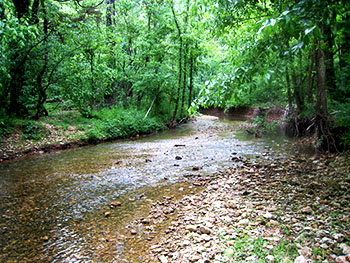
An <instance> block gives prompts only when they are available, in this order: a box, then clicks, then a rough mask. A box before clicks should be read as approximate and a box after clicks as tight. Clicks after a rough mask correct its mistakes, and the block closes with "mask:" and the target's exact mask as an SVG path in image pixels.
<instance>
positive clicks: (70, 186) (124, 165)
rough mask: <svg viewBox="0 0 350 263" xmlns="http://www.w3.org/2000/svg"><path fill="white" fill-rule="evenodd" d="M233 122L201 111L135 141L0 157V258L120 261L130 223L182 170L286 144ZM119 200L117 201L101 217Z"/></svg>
mask: <svg viewBox="0 0 350 263" xmlns="http://www.w3.org/2000/svg"><path fill="white" fill-rule="evenodd" d="M236 125H237V122H233V121H219V120H213V119H212V118H201V119H199V120H197V121H194V122H191V123H189V124H185V125H182V126H181V127H179V128H178V129H176V130H170V131H165V132H162V133H158V134H155V135H152V136H149V137H144V138H141V139H138V140H129V141H122V142H114V143H105V144H100V145H97V146H89V147H84V148H78V149H71V150H67V151H62V152H57V153H52V154H48V155H42V156H36V157H33V156H32V157H26V158H23V159H20V160H15V161H9V162H6V163H2V164H0V212H1V218H0V231H1V232H0V261H1V262H34V261H35V262H48V261H50V262H81V261H82V260H83V261H86V262H89V260H92V261H94V262H96V261H101V262H102V261H117V262H118V259H119V258H120V257H121V256H122V255H121V254H120V252H121V251H122V249H123V246H124V244H125V240H124V238H123V237H122V236H121V235H119V234H120V233H122V232H123V231H125V225H126V224H127V222H128V221H130V220H132V219H133V217H135V216H141V215H142V213H146V212H145V211H147V208H148V206H149V203H150V199H156V198H157V196H159V195H162V194H164V192H168V191H171V193H170V194H173V195H174V194H176V193H177V189H178V187H177V184H176V183H178V182H181V181H182V178H183V176H184V175H186V174H193V173H212V172H215V171H217V170H218V169H220V168H225V167H229V166H232V164H233V163H232V160H231V157H232V153H233V152H234V153H235V154H238V155H245V156H249V157H252V158H268V157H269V156H271V155H272V154H273V153H274V152H275V151H281V152H286V151H287V149H290V147H288V145H289V144H290V142H289V141H288V140H287V139H286V138H285V137H282V136H277V135H273V136H272V137H270V138H268V137H267V138H266V139H264V140H262V139H254V138H252V137H249V138H248V137H246V135H244V133H242V132H237V131H235V127H236ZM194 166H198V167H200V168H201V169H200V170H199V171H193V169H192V168H193V167H194ZM155 189H157V190H156V191H155ZM185 193H186V192H184V193H183V194H185ZM116 200H118V201H120V202H121V203H122V206H121V207H119V208H118V209H115V210H113V211H112V214H111V216H110V217H105V216H104V212H105V211H109V210H108V209H109V208H108V204H109V203H111V202H113V201H116ZM103 240H104V241H103ZM105 240H108V242H105ZM111 241H113V242H111Z"/></svg>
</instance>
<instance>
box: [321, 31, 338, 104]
mask: <svg viewBox="0 0 350 263" xmlns="http://www.w3.org/2000/svg"><path fill="white" fill-rule="evenodd" d="M324 35H325V37H326V48H325V49H324V59H325V61H324V63H325V67H326V76H327V78H326V87H327V89H328V91H329V95H330V97H331V98H333V99H335V100H337V97H338V96H337V86H336V77H335V70H334V52H333V46H334V36H333V34H332V29H331V26H330V25H326V26H325V27H324Z"/></svg>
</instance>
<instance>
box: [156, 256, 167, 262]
mask: <svg viewBox="0 0 350 263" xmlns="http://www.w3.org/2000/svg"><path fill="white" fill-rule="evenodd" d="M158 259H159V261H160V262H161V263H168V258H167V257H166V256H164V255H161V256H160V257H158Z"/></svg>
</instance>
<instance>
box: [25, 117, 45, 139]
mask: <svg viewBox="0 0 350 263" xmlns="http://www.w3.org/2000/svg"><path fill="white" fill-rule="evenodd" d="M22 132H23V138H24V139H26V140H39V139H40V138H41V137H42V136H43V135H44V132H45V129H44V128H43V126H42V125H41V124H40V123H38V122H34V121H30V120H25V121H23V123H22Z"/></svg>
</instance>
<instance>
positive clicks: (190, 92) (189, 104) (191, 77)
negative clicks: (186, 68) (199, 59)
mask: <svg viewBox="0 0 350 263" xmlns="http://www.w3.org/2000/svg"><path fill="white" fill-rule="evenodd" d="M192 90H193V53H192V51H191V56H190V86H189V94H188V105H187V110H188V109H189V108H190V107H191V103H192Z"/></svg>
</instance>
